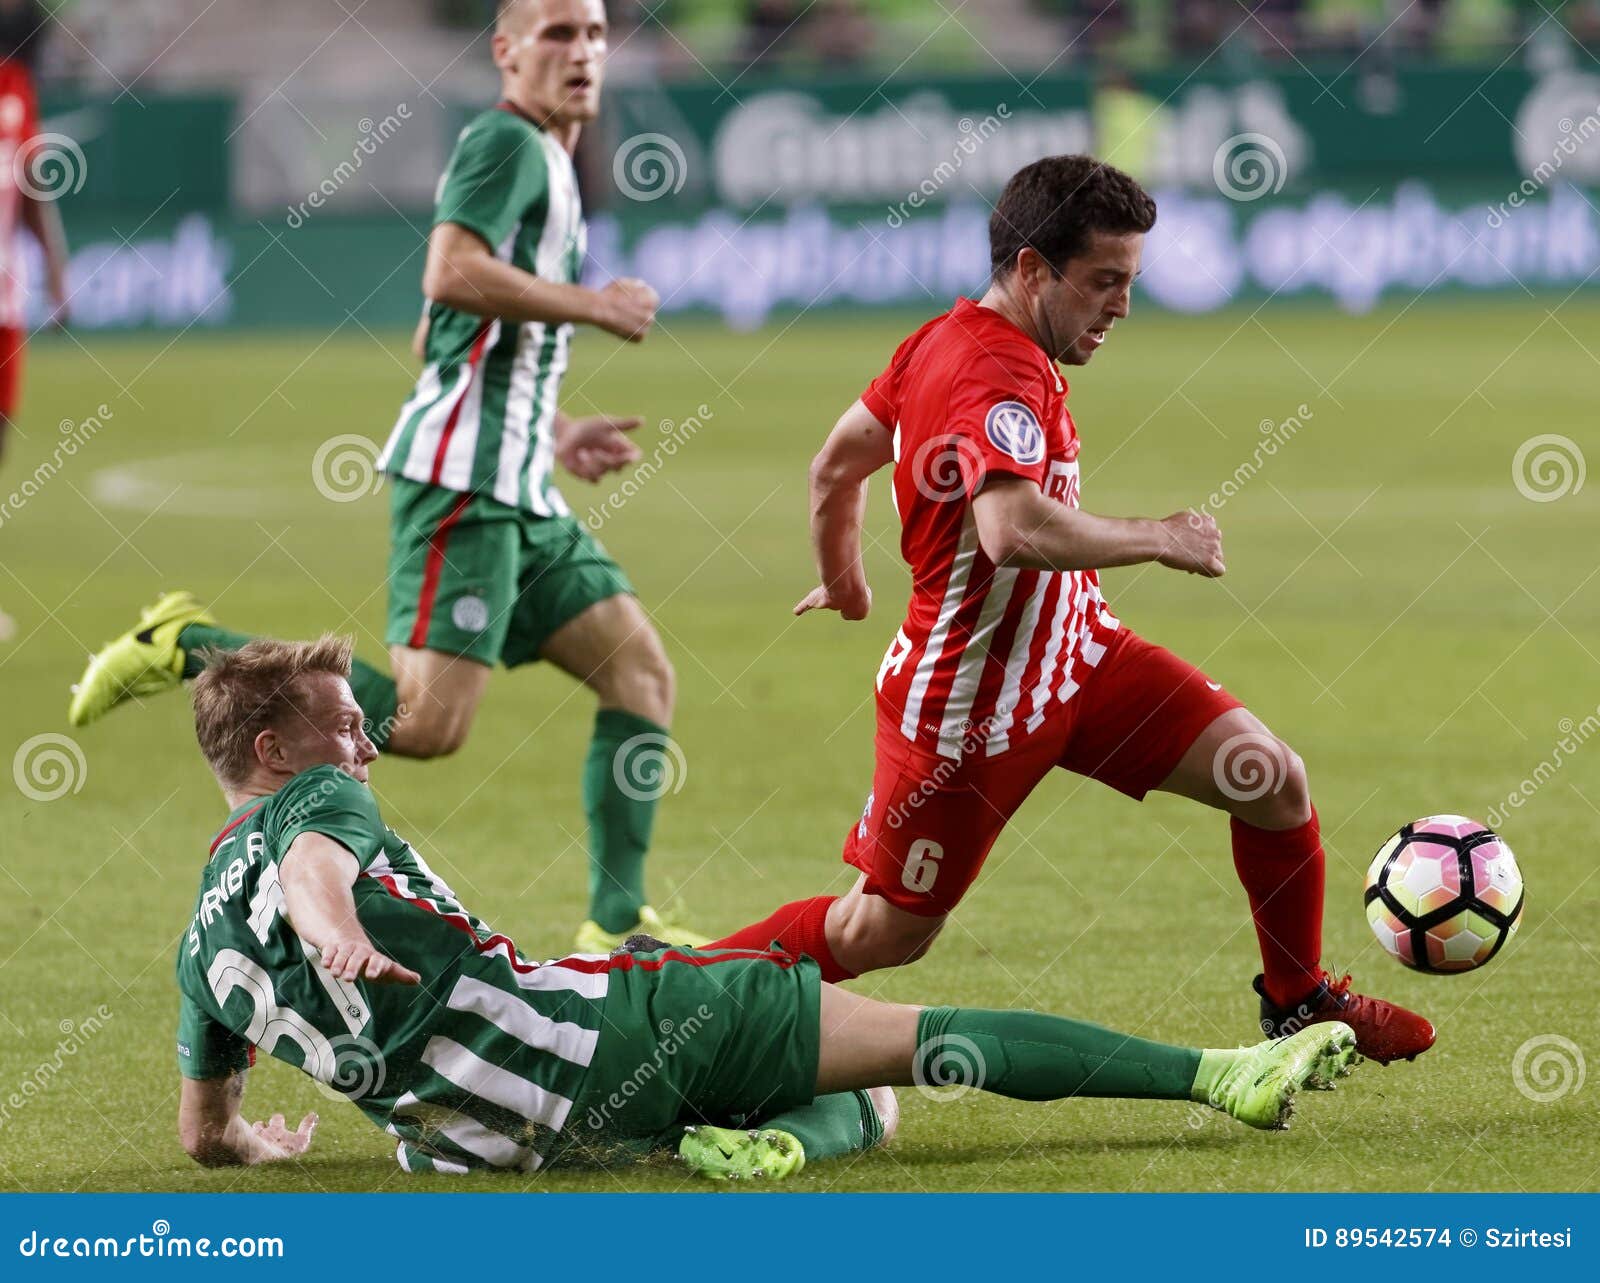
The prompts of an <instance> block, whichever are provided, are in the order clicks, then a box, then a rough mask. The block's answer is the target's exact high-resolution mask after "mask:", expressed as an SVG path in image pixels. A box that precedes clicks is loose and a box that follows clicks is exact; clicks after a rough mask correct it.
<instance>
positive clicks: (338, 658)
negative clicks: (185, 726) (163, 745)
mask: <svg viewBox="0 0 1600 1283" xmlns="http://www.w3.org/2000/svg"><path fill="white" fill-rule="evenodd" d="M354 646H355V642H354V639H353V638H350V637H338V636H335V635H334V634H333V633H324V634H323V635H322V636H321V637H319V638H317V640H316V641H305V642H290V641H275V640H273V639H272V638H259V639H257V640H256V641H252V642H249V643H247V644H246V645H244V646H242V647H240V648H239V649H238V650H215V649H206V650H202V651H201V652H199V658H200V659H201V660H203V661H204V663H205V666H206V667H205V671H204V672H203V673H201V674H200V676H199V677H197V678H195V681H194V734H195V738H196V739H197V740H199V741H200V751H201V752H202V753H204V754H205V758H206V761H207V762H208V763H210V766H211V769H212V771H214V772H215V773H216V776H217V778H218V779H219V780H221V781H222V783H224V784H240V783H242V782H243V781H244V780H245V779H246V778H247V777H248V776H249V774H250V770H251V767H253V766H254V765H255V760H256V759H255V742H256V736H257V735H259V734H261V732H262V731H264V730H267V729H268V728H269V727H275V726H281V725H282V724H283V721H284V719H286V718H287V717H289V716H290V715H291V714H292V715H297V716H302V717H303V716H305V705H304V703H303V699H304V692H303V691H301V690H300V689H299V687H300V679H301V678H302V677H305V676H307V675H308V674H312V673H332V674H333V675H334V676H335V677H344V678H348V677H349V676H350V654H351V651H352V650H353V649H354Z"/></svg>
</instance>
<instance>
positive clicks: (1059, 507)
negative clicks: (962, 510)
mask: <svg viewBox="0 0 1600 1283" xmlns="http://www.w3.org/2000/svg"><path fill="white" fill-rule="evenodd" d="M972 516H973V520H974V521H975V522H976V523H977V526H978V542H979V543H980V544H981V545H982V547H983V551H984V554H985V555H986V556H987V557H988V558H989V560H991V561H992V562H994V563H995V565H997V566H1016V567H1019V568H1021V569H1028V570H1089V569H1100V568H1102V567H1106V566H1133V565H1138V564H1139V563H1141V562H1146V561H1158V562H1160V563H1161V564H1162V565H1163V566H1170V567H1171V568H1172V569H1174V570H1187V571H1189V572H1190V573H1191V574H1196V575H1206V576H1208V577H1212V578H1215V577H1216V576H1218V575H1220V574H1222V573H1223V571H1224V570H1225V569H1226V566H1225V564H1224V562H1223V559H1222V534H1221V532H1220V531H1219V530H1218V529H1217V523H1216V521H1215V520H1213V519H1212V517H1211V516H1210V515H1209V514H1206V513H1199V512H1195V511H1193V510H1192V509H1188V510H1185V511H1183V512H1175V513H1173V514H1172V515H1171V516H1170V517H1167V518H1165V519H1164V520H1161V521H1157V520H1155V519H1153V518H1148V517H1134V518H1124V517H1100V516H1096V515H1095V514H1094V513H1092V512H1084V511H1083V510H1081V509H1079V508H1069V507H1067V506H1066V505H1065V504H1061V503H1057V502H1056V501H1055V500H1054V499H1051V498H1049V497H1048V496H1046V495H1045V494H1044V492H1043V491H1041V490H1040V489H1039V487H1038V486H1036V485H1034V484H1033V482H1031V481H1028V480H1026V479H1025V478H1022V477H1009V476H997V477H994V478H993V479H991V480H990V481H989V483H988V484H987V485H985V486H984V487H983V489H982V490H980V491H979V492H978V494H977V495H976V497H974V499H973V500H972Z"/></svg>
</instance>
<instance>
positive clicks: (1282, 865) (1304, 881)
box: [1232, 807, 1323, 1006]
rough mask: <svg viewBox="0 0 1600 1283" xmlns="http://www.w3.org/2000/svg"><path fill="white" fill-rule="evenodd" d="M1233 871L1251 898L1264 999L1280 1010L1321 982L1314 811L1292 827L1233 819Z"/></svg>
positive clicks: (1319, 867) (1319, 864)
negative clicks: (1270, 826) (1260, 825)
mask: <svg viewBox="0 0 1600 1283" xmlns="http://www.w3.org/2000/svg"><path fill="white" fill-rule="evenodd" d="M1232 828H1233V867H1234V869H1235V870H1237V871H1238V874H1239V881H1240V882H1242V883H1243V884H1244V889H1245V893H1246V894H1247V895H1248V896H1249V897H1250V916H1251V917H1252V918H1254V919H1255V924H1256V939H1257V941H1258V942H1259V943H1260V945H1261V969H1262V972H1263V973H1264V975H1265V977H1266V978H1265V982H1264V984H1265V988H1266V991H1267V996H1268V997H1269V998H1271V999H1272V1001H1273V1002H1275V1003H1277V1004H1279V1005H1280V1006H1288V1005H1289V1004H1290V1003H1293V1002H1298V1001H1299V1000H1300V999H1301V998H1303V997H1305V995H1306V994H1307V993H1309V992H1310V991H1311V990H1312V989H1314V988H1315V987H1316V985H1317V982H1318V981H1319V980H1320V979H1321V978H1322V967H1321V961H1322V887H1323V855H1322V831H1321V829H1320V828H1319V827H1318V824H1317V812H1316V808H1315V807H1313V808H1312V810H1311V818H1310V819H1309V820H1307V821H1306V822H1305V823H1304V824H1302V825H1301V826H1300V827H1299V828H1297V829H1279V830H1272V829H1258V828H1256V827H1254V826H1253V825H1249V824H1246V823H1244V821H1242V820H1239V819H1234V820H1233V821H1232Z"/></svg>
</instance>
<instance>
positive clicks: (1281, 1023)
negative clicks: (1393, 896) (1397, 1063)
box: [1255, 973, 1434, 1065]
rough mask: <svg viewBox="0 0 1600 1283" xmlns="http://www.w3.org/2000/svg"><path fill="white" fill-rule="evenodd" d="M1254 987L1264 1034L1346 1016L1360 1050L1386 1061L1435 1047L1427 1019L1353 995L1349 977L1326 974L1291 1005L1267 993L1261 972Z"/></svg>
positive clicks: (1279, 1035)
mask: <svg viewBox="0 0 1600 1283" xmlns="http://www.w3.org/2000/svg"><path fill="white" fill-rule="evenodd" d="M1255 990H1256V992H1257V993H1258V994H1260V995H1261V1032H1262V1033H1264V1034H1266V1035H1267V1037H1269V1038H1284V1037H1287V1036H1288V1035H1289V1034H1292V1033H1298V1032H1299V1031H1300V1030H1301V1029H1304V1028H1305V1027H1306V1026H1307V1025H1314V1024H1318V1023H1320V1022H1322V1021H1325V1020H1342V1021H1343V1022H1344V1023H1345V1024H1347V1025H1349V1026H1350V1028H1352V1029H1354V1030H1355V1031H1356V1050H1357V1051H1359V1052H1360V1053H1361V1054H1362V1055H1363V1056H1366V1057H1367V1058H1368V1059H1370V1060H1376V1061H1377V1062H1378V1063H1379V1064H1381V1065H1387V1064H1388V1063H1389V1062H1390V1061H1391V1060H1415V1059H1416V1058H1417V1057H1418V1056H1420V1055H1421V1054H1422V1053H1423V1052H1425V1051H1427V1050H1428V1048H1429V1047H1431V1046H1433V1038H1434V1033H1433V1026H1432V1025H1431V1024H1430V1023H1429V1022H1428V1021H1426V1020H1424V1019H1423V1018H1422V1017H1421V1016H1419V1015H1417V1013H1416V1012H1414V1011H1407V1010H1406V1009H1405V1008H1404V1007H1397V1006H1395V1004H1394V1003H1392V1002H1385V1001H1384V1000H1383V999H1382V998H1369V997H1367V995H1366V994H1363V993H1351V992H1350V977H1349V976H1345V977H1344V979H1342V980H1338V981H1334V980H1330V979H1329V977H1328V976H1327V974H1326V973H1324V974H1323V977H1322V979H1321V980H1320V981H1319V982H1318V983H1317V987H1316V988H1315V989H1313V990H1312V991H1311V992H1310V993H1309V994H1307V995H1306V996H1305V997H1304V998H1302V999H1301V1000H1300V1001H1299V1002H1297V1003H1294V1004H1293V1005H1292V1006H1288V1007H1280V1006H1278V1004H1277V1003H1275V1002H1273V1001H1272V999H1271V998H1269V997H1267V991H1266V988H1265V986H1264V985H1263V984H1262V977H1261V976H1257V977H1256V978H1255Z"/></svg>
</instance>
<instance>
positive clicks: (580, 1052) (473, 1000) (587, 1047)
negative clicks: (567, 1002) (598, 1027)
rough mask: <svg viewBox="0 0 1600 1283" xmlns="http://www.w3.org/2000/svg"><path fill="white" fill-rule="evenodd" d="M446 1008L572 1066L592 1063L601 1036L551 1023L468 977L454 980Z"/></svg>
mask: <svg viewBox="0 0 1600 1283" xmlns="http://www.w3.org/2000/svg"><path fill="white" fill-rule="evenodd" d="M445 1005H446V1006H448V1007H450V1008H451V1009H453V1010H455V1011H470V1012H472V1013H473V1014H474V1015H478V1016H482V1017H483V1018H484V1019H485V1020H487V1021H488V1022H489V1023H490V1024H492V1025H495V1026H497V1027H498V1028H499V1029H501V1030H502V1031H504V1032H505V1033H508V1034H510V1035H511V1036H512V1037H513V1038H516V1039H518V1040H519V1041H521V1042H523V1043H526V1044H527V1045H528V1046H529V1047H532V1048H533V1049H534V1050H535V1051H545V1052H549V1053H550V1054H551V1055H553V1056H559V1057H561V1059H562V1060H566V1061H570V1062H571V1063H572V1064H574V1065H585V1066H586V1065H588V1063H589V1062H590V1061H591V1060H593V1059H594V1047H595V1042H596V1040H597V1039H598V1038H599V1036H600V1035H599V1033H598V1032H597V1031H595V1030H593V1029H585V1028H584V1027H583V1026H582V1025H575V1024H573V1023H571V1022H570V1021H565V1020H551V1019H550V1018H549V1017H548V1016H542V1015H540V1014H539V1013H538V1012H537V1011H535V1010H534V1009H533V1008H532V1007H530V1006H529V1005H528V1004H527V1003H526V1002H524V1001H522V1000H521V999H520V998H516V997H514V996H513V995H511V994H509V993H507V992H506V991H505V990H504V989H496V988H495V987H494V986H493V985H491V984H485V983H484V982H483V981H482V980H475V979H473V978H472V977H471V976H461V977H460V978H459V979H457V980H456V987H455V988H454V989H453V990H451V992H450V997H449V999H448V1000H447V1001H446V1003H445Z"/></svg>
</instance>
